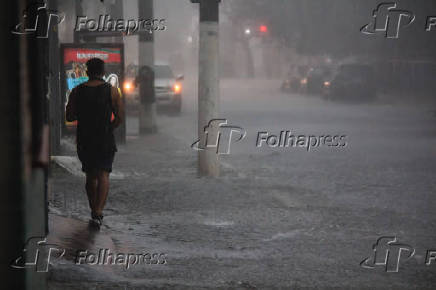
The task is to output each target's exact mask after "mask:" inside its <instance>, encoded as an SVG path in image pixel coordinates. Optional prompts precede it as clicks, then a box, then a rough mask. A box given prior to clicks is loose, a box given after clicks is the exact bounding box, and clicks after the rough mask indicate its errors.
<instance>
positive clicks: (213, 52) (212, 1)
mask: <svg viewBox="0 0 436 290" xmlns="http://www.w3.org/2000/svg"><path fill="white" fill-rule="evenodd" d="M191 2H192V3H199V4H200V29H199V31H200V37H199V71H198V136H199V138H200V144H206V142H205V140H204V139H205V138H206V134H205V132H204V128H205V126H207V124H208V123H209V121H211V120H213V119H217V118H218V117H219V67H218V60H219V57H218V56H219V41H218V32H219V27H218V21H219V17H218V15H219V8H218V7H219V2H220V0H191ZM218 130H219V128H217V127H211V128H208V132H207V139H208V140H216V138H217V136H218ZM206 141H207V140H206ZM216 149H217V148H214V147H207V146H205V148H203V150H200V151H199V153H198V172H199V174H200V175H205V176H212V177H218V176H219V174H220V163H219V158H218V154H217V150H216Z"/></svg>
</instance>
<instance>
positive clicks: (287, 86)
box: [280, 65, 310, 93]
mask: <svg viewBox="0 0 436 290" xmlns="http://www.w3.org/2000/svg"><path fill="white" fill-rule="evenodd" d="M309 70H310V68H309V67H308V66H306V65H298V66H295V65H292V66H291V67H290V68H289V72H288V74H287V76H286V78H285V80H284V81H283V82H282V84H281V86H280V90H281V91H282V92H284V93H301V92H303V91H304V90H305V88H306V84H307V73H308V71H309Z"/></svg>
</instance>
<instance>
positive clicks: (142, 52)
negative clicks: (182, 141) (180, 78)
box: [138, 0, 157, 135]
mask: <svg viewBox="0 0 436 290" xmlns="http://www.w3.org/2000/svg"><path fill="white" fill-rule="evenodd" d="M138 18H140V19H153V0H138ZM153 41H154V37H153V33H149V32H147V31H143V32H141V33H140V34H139V43H138V50H139V51H138V58H139V59H138V64H139V66H140V67H141V66H144V65H146V66H149V67H152V66H153V65H154V43H153ZM140 100H142V98H141V97H140ZM139 110H140V112H139V133H140V134H141V135H142V134H150V133H154V132H155V131H156V127H157V126H156V104H155V103H148V102H144V103H141V106H140V109H139Z"/></svg>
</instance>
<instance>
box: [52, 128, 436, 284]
mask: <svg viewBox="0 0 436 290" xmlns="http://www.w3.org/2000/svg"><path fill="white" fill-rule="evenodd" d="M188 139H189V138H188ZM63 143H64V147H65V148H64V149H65V151H64V154H65V155H71V156H73V155H74V151H73V149H74V146H71V143H68V142H63ZM68 144H70V145H68ZM68 148H69V149H68ZM284 154H286V153H274V154H273V153H271V154H259V155H251V154H246V155H244V154H234V155H231V156H229V157H228V158H227V159H225V161H228V163H232V164H233V165H237V166H238V167H239V168H240V169H243V170H241V171H242V172H235V171H234V170H233V169H231V166H227V167H225V168H224V169H223V170H222V177H220V178H219V179H213V178H198V177H197V172H196V162H197V159H196V152H195V151H193V150H191V148H190V144H189V143H188V142H187V140H184V139H176V138H175V137H173V136H172V135H171V134H165V133H164V131H162V132H160V133H159V134H156V135H150V136H144V137H131V138H130V139H129V140H128V142H127V145H125V146H119V152H118V153H117V155H116V158H115V163H114V173H115V174H114V177H115V178H111V187H110V193H109V198H108V202H107V206H106V209H105V225H104V226H103V228H102V230H101V231H100V232H99V233H92V232H90V231H89V230H88V229H87V227H86V223H87V220H88V219H89V210H88V202H87V199H86V194H85V190H84V178H83V176H81V173H80V172H79V171H78V170H77V168H78V164H77V161H74V158H71V157H69V158H67V157H63V158H57V159H58V162H60V163H61V164H62V165H63V166H64V167H62V166H58V165H55V166H53V170H52V176H51V179H50V192H51V196H50V212H51V214H50V225H51V233H50V237H49V238H50V239H52V240H53V241H55V242H54V243H55V244H59V246H61V247H64V248H67V249H70V252H73V250H84V249H85V250H89V251H96V250H97V249H103V248H107V249H110V250H111V251H112V252H115V253H133V254H141V253H142V254H144V253H151V254H156V255H157V256H159V255H163V256H164V257H165V264H153V265H150V264H139V265H133V266H131V267H130V268H129V269H126V268H125V267H124V266H122V265H106V266H101V265H75V264H74V261H73V260H72V259H71V258H70V259H69V260H68V259H66V260H67V262H66V263H65V264H57V265H54V266H53V267H52V268H51V271H50V280H49V285H50V289H62V290H69V289H156V288H160V289H193V288H194V289H199V288H200V289H255V288H257V289H271V288H280V287H281V288H286V289H301V288H305V289H313V288H317V289H325V288H326V287H330V288H331V287H336V288H339V289H410V285H416V289H418V288H419V289H432V286H433V282H436V280H435V277H436V276H435V275H434V267H433V268H432V267H426V266H423V264H422V260H423V259H424V258H425V257H424V256H423V254H422V249H429V248H431V247H432V246H434V239H433V235H432V234H431V233H429V231H428V227H431V222H432V221H434V213H433V211H428V212H427V211H420V212H419V213H415V214H416V216H411V215H410V211H409V210H406V211H403V208H402V207H401V204H399V205H396V206H395V207H394V206H392V207H389V208H386V207H374V206H368V205H367V204H366V203H364V202H361V201H360V200H358V199H359V198H366V199H369V198H374V197H377V198H378V200H380V191H374V192H375V193H374V196H371V195H368V194H366V193H365V194H363V193H362V194H361V195H358V194H359V192H360V191H358V188H360V189H362V188H363V189H365V187H362V185H361V184H360V183H356V184H355V185H353V186H354V187H353V188H352V189H353V190H349V189H350V186H351V185H349V187H348V188H347V187H344V190H343V191H339V189H342V187H338V186H337V183H330V182H327V181H325V180H323V179H320V177H317V176H320V172H324V171H322V168H320V170H319V171H314V170H312V171H310V170H308V169H307V168H306V169H305V168H304V167H302V165H303V164H305V163H301V165H300V167H293V166H291V165H292V164H295V160H296V159H297V158H298V157H299V156H298V155H297V154H296V153H295V154H293V155H292V156H293V158H292V159H285V158H284ZM286 156H287V155H286ZM302 156H304V155H302ZM316 157H317V158H318V159H317V160H318V162H319V163H317V165H316V166H317V167H320V166H327V167H328V166H329V164H331V161H332V159H334V161H335V162H336V164H338V162H339V161H341V162H344V164H346V162H348V161H347V160H348V157H349V156H348V155H345V154H343V156H342V155H336V156H331V155H319V156H316ZM223 159H224V158H223ZM337 166H339V165H337ZM362 166H363V167H364V165H362ZM65 168H66V169H65ZM309 169H311V168H309ZM369 169H371V168H367V170H369ZM328 172H329V173H330V172H331V173H335V172H334V171H328ZM241 173H242V174H241ZM321 176H323V175H321ZM290 177H292V180H291V178H290ZM333 177H334V176H333ZM357 177H358V176H357ZM376 177H377V176H376ZM336 178H337V177H336ZM303 179H309V180H315V179H318V183H316V184H314V185H313V186H312V187H311V188H309V187H308V186H307V185H305V184H304V183H303V182H300V180H303ZM339 181H340V179H339V180H338V179H336V182H339ZM326 186H333V187H334V188H333V189H335V190H329V188H326ZM376 193H377V194H378V195H375V194H376ZM382 193H383V192H382ZM395 193H396V195H397V196H398V195H399V194H406V193H403V192H400V191H398V190H395ZM406 209H407V208H406ZM424 220H425V221H429V224H428V226H427V225H426V224H423V223H422V221H424ZM391 233H399V234H400V235H401V241H406V242H408V243H410V244H412V245H414V246H416V247H418V250H421V252H419V254H416V255H415V256H414V257H413V258H412V259H410V260H408V261H406V262H405V263H404V264H402V265H401V273H400V274H398V273H394V274H391V273H386V272H384V271H383V269H363V268H362V267H360V266H359V263H360V262H361V261H362V260H363V259H364V258H366V257H368V256H369V255H371V253H372V248H371V247H372V245H373V244H374V242H375V241H376V239H377V238H378V237H379V236H380V235H385V234H391ZM79 247H80V248H81V249H77V248H79ZM88 248H89V249H88ZM396 274H397V275H396Z"/></svg>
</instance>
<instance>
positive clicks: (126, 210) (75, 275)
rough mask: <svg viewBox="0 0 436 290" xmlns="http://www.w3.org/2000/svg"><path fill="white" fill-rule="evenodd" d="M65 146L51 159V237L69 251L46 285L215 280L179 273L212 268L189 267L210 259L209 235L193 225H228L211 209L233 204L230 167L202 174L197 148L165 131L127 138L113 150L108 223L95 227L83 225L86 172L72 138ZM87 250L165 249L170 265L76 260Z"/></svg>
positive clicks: (178, 283) (104, 286) (199, 284)
mask: <svg viewBox="0 0 436 290" xmlns="http://www.w3.org/2000/svg"><path fill="white" fill-rule="evenodd" d="M62 144H63V154H64V155H63V156H56V157H54V158H52V165H53V166H52V168H53V169H52V176H51V179H50V191H51V194H50V212H51V214H50V216H49V220H50V235H49V238H48V239H49V241H50V242H53V243H54V244H56V245H58V246H60V247H62V248H65V249H67V254H66V256H67V258H66V260H67V263H66V264H60V265H59V264H58V265H55V266H54V267H53V269H52V271H51V273H50V289H63V290H65V289H84V287H85V285H86V287H85V288H88V287H89V286H90V285H93V286H95V287H96V288H95V289H124V287H138V288H137V289H143V287H146V288H147V287H151V288H155V287H157V286H159V287H163V288H165V289H168V288H172V287H175V288H178V289H179V288H184V287H187V288H192V287H195V288H197V287H205V286H206V285H211V286H212V285H214V284H215V282H214V281H211V280H209V279H208V281H207V282H205V281H204V279H186V277H185V276H184V275H183V273H187V272H191V273H196V272H197V273H196V275H205V274H206V273H210V271H211V270H206V269H205V272H204V273H200V272H198V271H197V270H194V268H195V269H198V266H199V265H197V264H196V263H195V262H194V264H193V265H190V264H191V263H192V261H195V260H196V259H202V257H203V256H207V258H206V259H205V260H204V261H203V262H201V263H202V264H203V263H205V262H206V263H208V262H207V261H208V260H210V259H214V254H212V253H211V252H210V251H209V250H208V249H207V247H208V245H207V244H208V243H209V242H211V241H209V240H208V237H207V234H204V233H203V232H202V231H198V230H196V228H198V227H201V226H202V227H210V228H225V227H226V226H228V225H231V224H232V223H233V222H228V221H226V220H224V219H221V218H220V216H221V215H222V214H223V213H222V212H221V211H219V212H218V211H215V208H216V207H219V206H220V205H221V206H225V205H226V204H227V203H232V202H233V199H234V198H233V196H232V191H234V189H231V187H232V186H231V182H230V180H232V179H233V175H234V174H232V171H231V170H230V169H228V168H227V169H226V168H224V169H223V170H222V173H223V174H222V175H223V179H221V180H214V179H209V178H201V179H200V178H198V177H197V168H196V162H197V159H196V152H195V151H192V150H191V148H190V147H189V144H188V145H187V144H181V142H180V140H176V139H175V138H173V137H171V136H168V135H164V134H156V135H149V136H143V137H138V136H133V137H130V138H129V140H128V142H127V144H126V145H121V146H119V151H118V152H117V154H116V157H115V162H114V165H113V168H114V171H113V173H112V174H111V185H110V193H109V197H108V201H107V205H106V209H105V225H104V226H103V228H102V230H101V231H100V232H98V233H96V232H94V231H92V230H90V229H89V228H88V225H87V221H88V219H89V210H88V202H87V199H86V194H85V190H84V175H83V173H82V172H81V170H80V162H79V161H78V160H77V157H76V154H75V152H74V144H73V143H72V139H71V140H63V142H62ZM207 188H210V189H211V190H210V192H209V194H203V191H204V190H205V189H207ZM222 191H224V192H225V193H223V192H222ZM213 196H214V197H213ZM223 198H224V199H223ZM237 199H238V198H235V201H236V200H237ZM84 249H86V250H89V251H90V252H92V251H94V252H96V251H98V249H110V250H111V251H112V252H115V253H119V252H121V253H158V254H161V253H162V254H165V255H167V256H168V257H167V258H168V263H167V264H165V265H135V266H132V267H131V268H130V269H128V270H126V269H124V268H123V267H122V266H113V265H112V266H90V265H75V264H74V255H76V252H77V250H84ZM196 257H197V258H196ZM189 259H191V261H188V260H189ZM192 259H193V260H192ZM185 263H186V264H185ZM198 263H199V262H198ZM200 268H201V266H200ZM212 272H213V271H212ZM170 273H172V274H171V275H170ZM168 275H170V276H171V279H170V276H168ZM210 278H212V277H210ZM235 283H236V282H235ZM98 287H101V288H98ZM111 287H112V288H111ZM128 289H130V288H128ZM134 289H136V288H134Z"/></svg>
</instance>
